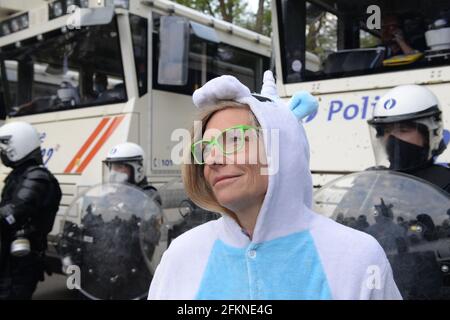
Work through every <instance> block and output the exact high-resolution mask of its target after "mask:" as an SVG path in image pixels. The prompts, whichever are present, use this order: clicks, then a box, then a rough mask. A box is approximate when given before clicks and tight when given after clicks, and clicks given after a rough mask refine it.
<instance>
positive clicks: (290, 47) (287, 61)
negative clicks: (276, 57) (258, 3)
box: [276, 0, 450, 83]
mask: <svg viewBox="0 0 450 320" xmlns="http://www.w3.org/2000/svg"><path fill="white" fill-rule="evenodd" d="M414 3H415V4H414V6H405V5H404V1H399V0H392V1H387V0H374V1H372V2H370V4H368V2H367V1H359V0H346V1H341V0H309V1H304V0H300V1H297V0H277V1H276V4H277V14H278V21H279V25H278V27H279V39H280V49H281V53H280V56H281V58H282V67H283V77H284V81H285V83H295V82H303V81H316V80H322V79H333V78H341V77H349V76H357V75H368V74H375V73H386V72H396V71H403V70H412V69H420V68H429V67H435V66H443V65H449V64H450V62H449V61H450V40H448V39H449V38H448V35H449V34H450V31H449V30H450V4H449V3H448V1H447V2H444V1H428V0H427V1H425V0H417V1H415V2H414ZM369 6H371V7H372V8H374V7H375V8H376V9H378V11H377V10H375V9H370V10H369V13H368V9H369ZM371 10H373V11H371ZM376 15H378V17H377V16H376ZM377 21H378V23H377ZM303 66H305V67H303ZM308 66H309V67H308Z"/></svg>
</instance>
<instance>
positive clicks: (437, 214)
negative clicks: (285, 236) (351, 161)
mask: <svg viewBox="0 0 450 320" xmlns="http://www.w3.org/2000/svg"><path fill="white" fill-rule="evenodd" d="M313 210H314V211H315V212H318V213H321V214H323V215H325V216H327V217H329V218H331V219H333V220H335V221H337V222H339V223H341V224H344V225H346V226H348V227H351V228H354V229H358V230H360V231H363V232H366V233H368V234H370V235H372V236H373V237H374V238H375V239H377V240H378V242H379V243H380V245H381V246H382V247H383V249H384V250H385V252H386V255H387V257H388V259H389V261H390V263H391V266H392V270H393V275H394V280H395V282H396V284H397V286H398V288H399V290H400V292H401V294H402V296H403V298H404V299H449V298H450V272H449V267H450V216H449V215H450V197H449V195H448V194H447V193H445V192H444V191H442V190H440V189H438V188H436V187H435V186H434V185H431V184H430V183H428V182H426V181H424V180H421V179H417V178H415V177H412V176H410V175H406V174H401V173H397V172H393V171H387V170H382V171H364V172H360V173H355V174H351V175H347V176H344V177H341V178H339V179H336V180H334V181H332V182H330V183H328V184H327V185H325V186H324V187H322V188H321V189H319V190H318V191H316V192H315V194H314V201H313ZM355 245H356V244H355Z"/></svg>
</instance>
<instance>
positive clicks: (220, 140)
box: [191, 124, 259, 164]
mask: <svg viewBox="0 0 450 320" xmlns="http://www.w3.org/2000/svg"><path fill="white" fill-rule="evenodd" d="M250 129H253V130H256V131H258V130H259V128H257V127H254V126H249V125H244V124H242V125H237V126H233V127H231V128H227V129H225V130H223V131H222V132H220V134H219V135H217V137H213V139H212V140H204V139H202V140H199V141H197V142H194V143H193V144H192V145H191V153H192V156H193V157H194V161H195V163H196V164H205V159H207V158H208V157H209V155H210V154H211V151H212V149H213V147H214V146H217V147H218V149H219V150H220V151H221V152H222V154H224V155H229V154H233V153H235V152H238V151H240V150H241V149H242V148H243V147H244V145H245V141H246V140H247V141H248V137H249V136H248V135H247V136H246V131H248V130H250Z"/></svg>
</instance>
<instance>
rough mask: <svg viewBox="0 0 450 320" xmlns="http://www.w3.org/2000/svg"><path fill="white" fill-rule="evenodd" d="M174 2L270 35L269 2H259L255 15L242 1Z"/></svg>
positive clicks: (179, 0)
mask: <svg viewBox="0 0 450 320" xmlns="http://www.w3.org/2000/svg"><path fill="white" fill-rule="evenodd" d="M175 2H177V3H179V4H182V5H184V6H187V7H189V8H192V9H195V10H198V11H200V12H203V13H205V14H208V15H211V16H213V17H215V18H218V19H222V20H224V21H227V22H230V23H233V24H236V25H238V26H241V27H244V28H247V29H250V30H253V31H256V32H258V33H262V34H265V35H270V32H271V30H272V28H271V14H270V0H259V2H258V10H257V12H256V14H255V13H253V12H250V11H249V8H248V4H247V1H243V0H175Z"/></svg>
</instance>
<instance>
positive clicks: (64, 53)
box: [0, 20, 127, 117]
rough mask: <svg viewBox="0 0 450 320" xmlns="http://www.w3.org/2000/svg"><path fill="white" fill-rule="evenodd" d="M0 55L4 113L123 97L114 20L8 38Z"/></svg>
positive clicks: (77, 105)
mask: <svg viewBox="0 0 450 320" xmlns="http://www.w3.org/2000/svg"><path fill="white" fill-rule="evenodd" d="M0 59H1V63H2V68H1V70H2V71H3V72H2V85H3V86H7V88H5V87H4V88H3V90H2V92H3V98H4V99H5V101H4V103H5V105H6V107H7V113H8V115H9V116H13V117H14V116H21V115H30V114H36V113H43V112H51V111H60V110H68V109H74V108H80V107H87V106H95V105H103V104H111V103H118V102H123V101H126V100H127V96H126V90H125V83H124V74H123V67H122V63H121V61H122V58H121V53H120V46H119V34H118V31H117V24H116V21H115V20H113V21H112V22H111V23H110V24H108V25H102V26H92V27H84V28H81V29H74V30H68V29H67V28H65V27H64V28H62V29H58V30H54V31H51V32H48V33H45V34H43V35H40V36H37V37H33V38H30V39H27V40H24V41H21V42H20V43H19V42H16V43H12V44H9V45H7V46H4V47H3V48H1V53H0Z"/></svg>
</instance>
